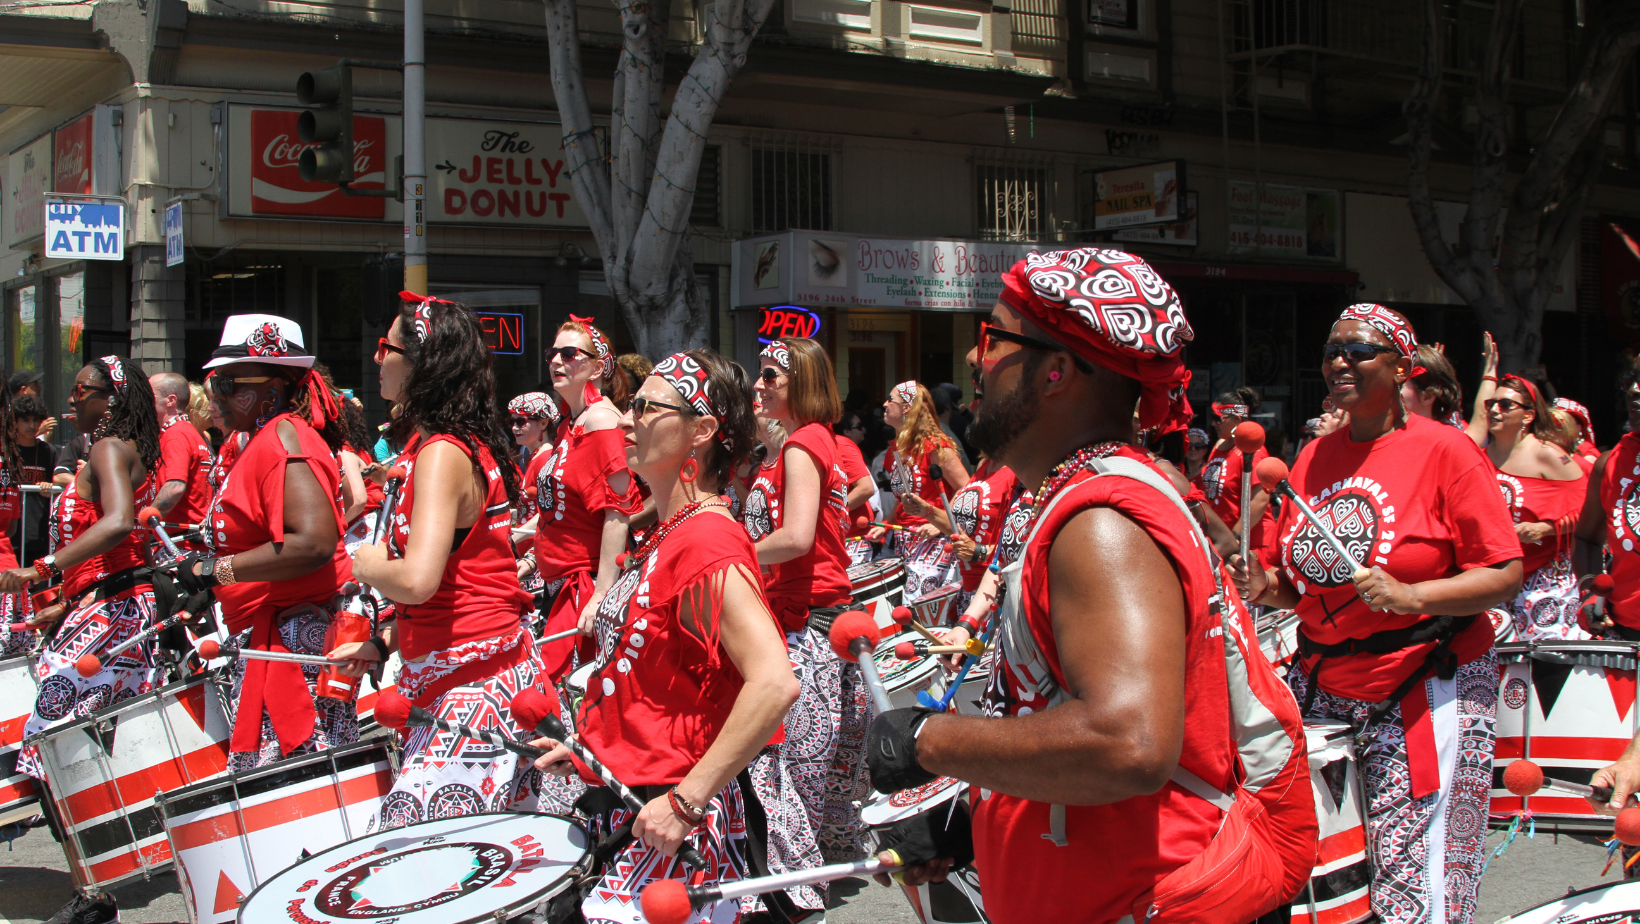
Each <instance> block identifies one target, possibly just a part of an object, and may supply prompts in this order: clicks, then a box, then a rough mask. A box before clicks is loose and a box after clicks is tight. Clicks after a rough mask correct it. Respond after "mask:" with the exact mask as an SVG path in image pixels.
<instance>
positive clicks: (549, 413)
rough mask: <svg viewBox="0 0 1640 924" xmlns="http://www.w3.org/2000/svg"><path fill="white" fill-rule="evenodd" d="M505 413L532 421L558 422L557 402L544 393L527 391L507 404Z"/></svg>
mask: <svg viewBox="0 0 1640 924" xmlns="http://www.w3.org/2000/svg"><path fill="white" fill-rule="evenodd" d="M507 413H509V414H513V415H516V416H518V417H528V418H531V419H533V420H551V421H554V422H556V421H557V420H558V401H557V399H555V398H553V397H552V396H551V395H549V394H547V393H546V392H544V391H528V392H525V393H524V394H521V395H519V396H518V397H516V398H514V399H512V400H511V401H508V402H507Z"/></svg>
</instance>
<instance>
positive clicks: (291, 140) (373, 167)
mask: <svg viewBox="0 0 1640 924" xmlns="http://www.w3.org/2000/svg"><path fill="white" fill-rule="evenodd" d="M300 115H301V113H300V112H298V111H293V110H287V109H255V110H252V111H251V113H250V148H251V158H250V181H251V182H250V187H251V188H250V192H251V195H250V205H251V209H250V211H251V214H252V215H285V216H293V217H307V218H364V219H378V220H380V219H383V218H385V217H386V214H385V207H384V205H383V202H384V200H383V199H382V198H380V197H378V196H349V195H347V194H346V193H344V192H343V191H342V190H341V188H340V187H338V186H337V185H336V184H335V183H318V182H313V183H309V182H307V181H304V180H303V179H302V177H301V175H300V174H299V173H298V172H297V168H296V161H297V158H298V157H300V156H301V153H302V151H304V150H306V149H307V148H312V147H318V145H317V144H316V143H309V142H304V141H302V140H301V139H300V138H298V137H297V134H296V120H297V118H298V117H299V116H300ZM387 163H388V155H387V120H386V119H383V118H382V117H380V116H354V117H353V176H354V180H353V182H352V183H351V184H350V185H351V186H353V187H354V188H356V189H386V188H387V186H386V180H387Z"/></svg>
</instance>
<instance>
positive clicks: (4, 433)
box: [0, 389, 34, 656]
mask: <svg viewBox="0 0 1640 924" xmlns="http://www.w3.org/2000/svg"><path fill="white" fill-rule="evenodd" d="M0 392H4V393H3V394H0V569H5V568H15V567H17V553H16V552H15V551H14V550H13V549H12V547H11V539H10V535H11V524H12V521H13V520H15V519H17V517H18V516H19V515H20V514H21V513H22V508H23V495H22V492H21V491H19V490H18V488H19V486H20V485H21V484H22V483H23V469H22V459H21V457H20V455H19V453H18V446H17V438H18V434H17V426H16V417H15V415H14V414H13V413H12V407H11V401H12V398H11V392H10V391H9V390H6V389H0ZM24 528H27V527H26V525H25V527H24ZM33 618H34V608H33V607H32V606H31V605H30V603H29V596H28V594H27V593H22V592H19V593H14V594H0V656H4V655H11V654H22V653H24V652H28V651H32V650H33V649H34V633H33V632H29V631H20V632H13V631H11V625H12V623H14V622H23V621H27V620H30V619H33Z"/></svg>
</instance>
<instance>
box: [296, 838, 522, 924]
mask: <svg viewBox="0 0 1640 924" xmlns="http://www.w3.org/2000/svg"><path fill="white" fill-rule="evenodd" d="M418 854H419V856H418ZM411 857H414V858H415V859H413V860H411V859H410V858H411ZM406 860H409V861H410V862H404V861H406ZM512 863H513V854H512V851H510V850H508V849H507V848H505V847H502V846H500V845H497V844H432V845H427V846H422V847H415V848H412V849H410V850H405V851H401V852H399V853H396V854H392V855H389V856H385V857H371V858H368V859H367V860H365V861H364V862H362V863H360V864H359V865H358V866H356V867H354V868H353V869H351V870H348V871H347V872H345V873H343V874H342V875H340V876H338V877H336V878H335V879H333V880H331V882H330V883H329V884H328V885H326V886H325V887H324V888H322V889H320V890H319V892H318V893H317V894H315V895H314V896H313V903H314V906H315V907H316V908H317V909H318V910H319V911H321V912H323V913H324V914H327V915H330V916H331V917H334V918H343V919H349V920H371V919H378V918H386V917H395V916H397V915H401V914H405V913H407V912H412V911H425V910H427V909H428V908H436V907H438V906H439V905H443V904H446V903H448V902H453V901H455V900H456V899H458V898H461V897H462V896H463V895H467V894H469V893H472V892H476V891H478V890H479V889H482V888H484V887H486V886H489V885H490V884H492V883H494V882H496V881H497V880H499V879H500V878H501V877H502V876H504V875H506V873H507V870H508V869H510V868H511V867H512Z"/></svg>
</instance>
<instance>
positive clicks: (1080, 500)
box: [974, 448, 1236, 924]
mask: <svg viewBox="0 0 1640 924" xmlns="http://www.w3.org/2000/svg"><path fill="white" fill-rule="evenodd" d="M1119 453H1120V454H1121V455H1123V456H1126V457H1127V458H1131V459H1136V460H1138V461H1140V462H1148V460H1147V459H1146V457H1145V456H1144V455H1143V454H1142V453H1139V452H1137V451H1134V450H1132V449H1130V448H1123V449H1121V450H1119ZM1163 477H1165V476H1163ZM1058 496H1059V500H1058V503H1057V504H1054V506H1053V509H1052V510H1051V511H1049V512H1048V514H1047V517H1046V519H1044V520H1043V522H1042V523H1041V524H1040V525H1039V526H1038V527H1037V531H1036V533H1035V534H1034V536H1033V537H1030V541H1029V543H1028V545H1027V546H1026V547H1025V550H1024V561H1023V566H1022V567H1023V570H1022V575H1021V581H1020V591H1021V596H1020V605H1021V606H1022V607H1023V610H1024V617H1025V620H1026V623H1027V625H1028V627H1029V632H1030V636H1031V638H1032V640H1033V641H1034V642H1035V645H1036V647H1037V649H1038V650H1039V651H1040V652H1041V655H1042V662H1041V663H1038V664H1034V665H1028V664H1013V663H1010V662H1009V661H1008V659H1007V657H1006V656H1004V657H999V658H998V659H997V662H996V665H995V666H994V668H993V670H992V672H991V676H990V679H989V681H988V683H987V688H986V692H985V708H986V711H987V713H988V714H990V715H993V716H1020V715H1027V714H1029V713H1031V712H1037V711H1041V710H1042V709H1045V708H1050V707H1052V706H1053V705H1055V703H1056V702H1057V701H1058V700H1055V699H1049V698H1047V697H1044V696H1043V695H1042V694H1041V693H1040V692H1039V688H1038V687H1037V686H1036V685H1035V682H1034V681H1035V680H1036V677H1035V675H1036V674H1038V673H1041V672H1046V673H1048V674H1051V677H1052V680H1053V683H1054V684H1056V685H1057V687H1058V688H1059V689H1060V690H1064V689H1065V675H1064V672H1063V671H1062V670H1061V667H1060V662H1059V648H1058V645H1057V644H1056V643H1055V640H1054V632H1053V625H1052V622H1051V620H1050V618H1049V604H1050V600H1049V594H1048V553H1049V551H1050V550H1051V549H1052V547H1053V541H1054V537H1055V536H1057V535H1058V533H1059V530H1060V529H1062V528H1063V527H1064V525H1065V524H1066V523H1068V522H1069V521H1070V520H1071V519H1072V518H1073V517H1075V516H1076V515H1077V514H1079V513H1081V512H1082V511H1084V510H1087V509H1089V508H1091V507H1110V508H1112V509H1114V510H1117V511H1119V512H1121V513H1122V514H1123V515H1124V516H1126V517H1128V518H1129V519H1131V520H1132V521H1133V522H1134V523H1136V524H1138V525H1139V526H1140V527H1141V528H1142V529H1144V531H1145V532H1146V533H1147V534H1148V535H1149V536H1150V538H1151V540H1152V541H1154V542H1155V543H1156V545H1157V546H1158V547H1159V548H1160V549H1161V550H1162V553H1163V554H1164V555H1166V556H1167V557H1168V559H1169V560H1170V561H1171V562H1172V563H1173V569H1174V572H1175V573H1176V574H1177V575H1178V578H1179V582H1180V585H1181V587H1182V589H1183V591H1184V598H1185V605H1186V617H1187V620H1188V621H1187V624H1186V626H1185V630H1186V634H1185V638H1184V646H1185V676H1184V693H1185V725H1184V745H1183V747H1182V749H1181V750H1180V753H1179V765H1180V766H1181V767H1183V768H1184V769H1186V770H1188V771H1190V772H1191V773H1194V774H1195V775H1196V776H1198V777H1200V778H1201V779H1203V780H1205V781H1207V782H1208V783H1209V784H1210V785H1212V786H1215V787H1218V788H1219V789H1220V790H1221V791H1226V792H1229V791H1233V789H1232V784H1233V779H1232V774H1233V772H1234V768H1235V766H1236V763H1235V759H1236V754H1235V749H1234V744H1233V742H1232V741H1231V736H1230V724H1229V723H1230V713H1229V705H1228V702H1227V695H1226V690H1227V678H1226V677H1225V660H1224V642H1223V638H1222V633H1221V631H1220V630H1221V624H1220V619H1219V615H1218V614H1217V613H1216V612H1214V611H1213V610H1212V609H1211V608H1210V601H1211V599H1212V597H1213V595H1214V593H1215V591H1216V585H1215V583H1214V580H1213V573H1212V571H1211V570H1209V566H1208V563H1207V557H1206V556H1205V555H1204V554H1203V553H1202V549H1201V546H1200V545H1199V544H1198V542H1197V540H1196V532H1195V530H1194V529H1193V528H1192V524H1191V523H1190V522H1187V521H1186V519H1185V517H1184V514H1183V513H1181V512H1180V511H1179V510H1178V508H1177V507H1175V506H1174V505H1173V504H1172V502H1170V501H1169V500H1168V499H1167V498H1166V497H1163V496H1162V495H1161V494H1160V493H1158V492H1157V491H1156V489H1155V488H1153V487H1151V486H1149V485H1146V484H1142V483H1140V482H1137V481H1134V480H1133V479H1131V478H1124V477H1117V476H1106V477H1094V476H1093V475H1092V474H1091V473H1088V472H1083V473H1081V474H1078V475H1075V476H1072V478H1071V480H1070V482H1069V483H1068V484H1067V485H1066V486H1065V487H1064V488H1062V489H1060V491H1059V492H1058ZM1043 506H1046V504H1044V505H1043ZM1002 650H1004V649H999V652H1000V651H1002ZM1053 809H1054V806H1050V805H1049V804H1048V803H1046V802H1034V801H1031V800H1028V799H1022V798H1019V797H1017V796H1009V795H1004V794H1002V793H998V792H992V793H990V795H989V796H988V797H985V796H984V795H983V793H982V794H981V798H979V799H977V800H975V808H974V848H975V861H976V862H975V866H976V868H977V869H978V870H979V874H980V878H981V879H983V880H984V882H985V898H986V909H987V913H988V914H991V908H992V907H993V902H992V896H993V895H995V896H996V901H995V905H994V906H995V907H996V908H997V909H998V912H999V913H996V914H991V917H992V920H994V921H997V922H999V924H1015V922H1019V924H1031V922H1038V921H1043V920H1065V921H1115V920H1117V919H1119V918H1121V917H1123V916H1124V915H1127V914H1129V913H1131V911H1132V905H1133V902H1134V901H1135V900H1136V899H1137V898H1138V897H1139V896H1140V895H1141V894H1143V893H1144V892H1146V891H1148V890H1149V889H1151V888H1153V887H1154V886H1155V885H1156V883H1157V882H1159V881H1160V880H1161V879H1162V878H1163V877H1164V876H1166V875H1167V874H1169V873H1171V872H1173V871H1174V870H1175V869H1178V868H1179V867H1180V866H1183V865H1184V864H1185V863H1187V862H1188V861H1190V860H1191V859H1193V858H1195V856H1196V855H1197V854H1199V853H1200V852H1201V851H1202V849H1203V848H1204V847H1206V845H1207V844H1208V842H1209V841H1211V840H1212V838H1213V834H1214V832H1215V831H1217V830H1218V827H1219V823H1220V820H1221V819H1222V817H1223V813H1222V812H1220V811H1219V810H1218V809H1217V808H1215V807H1214V806H1213V804H1212V803H1210V802H1208V801H1206V800H1205V799H1202V798H1200V797H1199V796H1195V795H1192V794H1191V793H1189V792H1187V791H1185V790H1184V789H1182V788H1180V786H1179V785H1178V784H1177V783H1173V782H1169V783H1168V784H1167V785H1165V786H1163V787H1162V788H1161V789H1160V790H1159V791H1157V792H1156V793H1154V794H1152V795H1149V796H1136V797H1134V798H1131V799H1124V800H1122V801H1121V802H1116V803H1112V804H1110V805H1094V806H1076V805H1072V806H1065V807H1064V812H1065V817H1064V825H1063V827H1062V829H1061V830H1062V831H1063V834H1064V836H1065V839H1066V841H1067V844H1066V845H1065V846H1056V845H1055V844H1054V843H1053V842H1052V841H1051V840H1050V839H1049V837H1050V835H1051V834H1052V833H1053V831H1054V828H1055V825H1054V824H1053V818H1052V815H1053ZM1090 870H1097V871H1098V875H1096V876H1090V875H1089V871H1090ZM1067 883H1077V887H1076V888H1066V884H1067Z"/></svg>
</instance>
